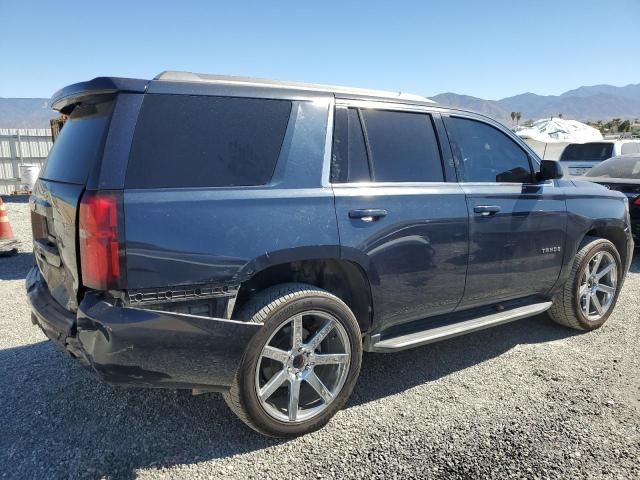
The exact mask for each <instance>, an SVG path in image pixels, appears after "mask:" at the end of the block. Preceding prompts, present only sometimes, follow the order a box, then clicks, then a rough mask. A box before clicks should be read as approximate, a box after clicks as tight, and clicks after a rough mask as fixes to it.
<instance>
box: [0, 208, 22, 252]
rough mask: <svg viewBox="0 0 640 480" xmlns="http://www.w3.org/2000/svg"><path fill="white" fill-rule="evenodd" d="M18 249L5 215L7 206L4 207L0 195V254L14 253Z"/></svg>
mask: <svg viewBox="0 0 640 480" xmlns="http://www.w3.org/2000/svg"><path fill="white" fill-rule="evenodd" d="M17 251H18V241H17V240H16V239H15V238H14V236H13V230H11V224H10V223H9V217H7V207H5V205H4V202H3V201H2V197H0V255H3V254H7V253H9V254H11V253H16V252H17Z"/></svg>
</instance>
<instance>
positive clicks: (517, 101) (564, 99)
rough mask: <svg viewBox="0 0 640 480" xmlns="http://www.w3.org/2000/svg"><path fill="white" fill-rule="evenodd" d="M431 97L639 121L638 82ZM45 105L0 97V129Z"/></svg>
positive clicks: (25, 123) (532, 112) (504, 114)
mask: <svg viewBox="0 0 640 480" xmlns="http://www.w3.org/2000/svg"><path fill="white" fill-rule="evenodd" d="M431 98H432V99H433V100H434V101H436V102H438V103H441V104H443V105H451V106H453V107H459V108H465V109H469V110H475V111H477V112H480V113H484V114H485V115H488V116H490V117H492V118H495V119H496V120H498V121H500V122H502V123H504V124H506V125H510V124H511V117H510V113H511V112H522V119H521V120H520V122H521V123H522V122H523V121H525V120H527V119H538V118H543V117H551V116H557V115H558V114H560V113H561V114H562V116H563V117H564V118H573V119H576V120H582V121H588V120H610V119H612V118H631V119H634V118H640V83H638V84H632V85H626V86H624V87H615V86H613V85H592V86H588V87H578V88H576V89H573V90H569V91H568V92H565V93H563V94H561V95H546V96H545V95H537V94H535V93H523V94H520V95H515V96H513V97H507V98H503V99H502V100H484V99H482V98H477V97H472V96H469V95H460V94H458V93H452V92H447V93H441V94H439V95H435V96H433V97H431ZM48 102H49V101H48V99H46V98H2V97H0V128H29V127H31V128H35V127H48V126H49V119H51V118H55V117H56V116H57V114H56V112H54V111H53V110H51V109H50V108H49V103H48Z"/></svg>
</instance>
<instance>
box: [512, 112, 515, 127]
mask: <svg viewBox="0 0 640 480" xmlns="http://www.w3.org/2000/svg"><path fill="white" fill-rule="evenodd" d="M515 122H516V112H511V124H512V125H513V124H514V123H515Z"/></svg>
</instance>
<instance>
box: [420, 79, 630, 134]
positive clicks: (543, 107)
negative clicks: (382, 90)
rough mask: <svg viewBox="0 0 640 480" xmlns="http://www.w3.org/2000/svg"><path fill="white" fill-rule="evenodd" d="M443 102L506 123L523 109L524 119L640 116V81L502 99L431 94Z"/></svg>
mask: <svg viewBox="0 0 640 480" xmlns="http://www.w3.org/2000/svg"><path fill="white" fill-rule="evenodd" d="M430 98H431V99H432V100H434V101H436V102H438V103H441V104H443V105H450V106H453V107H461V108H466V109H470V110H475V111H477V112H480V113H484V114H485V115H488V116H490V117H493V118H495V119H497V120H499V121H501V122H503V123H505V124H507V125H508V124H510V123H511V112H521V113H522V119H521V122H522V121H524V120H527V119H534V120H535V119H538V118H544V117H552V116H554V117H557V116H558V115H559V114H562V116H563V118H572V119H576V120H581V121H589V120H593V121H596V120H603V121H604V120H610V119H612V118H631V119H634V118H639V117H640V83H639V84H634V85H627V86H625V87H614V86H613V85H593V86H590V87H579V88H576V89H574V90H569V91H568V92H564V93H563V94H561V95H536V94H535V93H523V94H520V95H516V96H513V97H507V98H503V99H502V100H483V99H482V98H476V97H470V96H468V95H459V94H457V93H441V94H439V95H434V96H432V97H430Z"/></svg>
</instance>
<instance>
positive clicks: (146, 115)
mask: <svg viewBox="0 0 640 480" xmlns="http://www.w3.org/2000/svg"><path fill="white" fill-rule="evenodd" d="M290 114H291V102H290V101H286V100H271V99H255V98H237V97H212V96H190V95H156V94H153V95H147V96H146V97H145V100H144V103H143V105H142V110H141V112H140V118H139V120H138V125H137V127H136V133H135V135H134V139H133V145H132V147H131V155H130V158H129V166H128V169H127V177H126V186H127V188H170V187H174V188H180V187H227V186H250V185H264V184H266V183H268V182H269V180H270V179H271V177H272V176H273V172H274V170H275V166H276V162H277V160H278V156H279V154H280V149H281V147H282V142H283V140H284V135H285V132H286V129H287V124H288V121H289V116H290Z"/></svg>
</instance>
